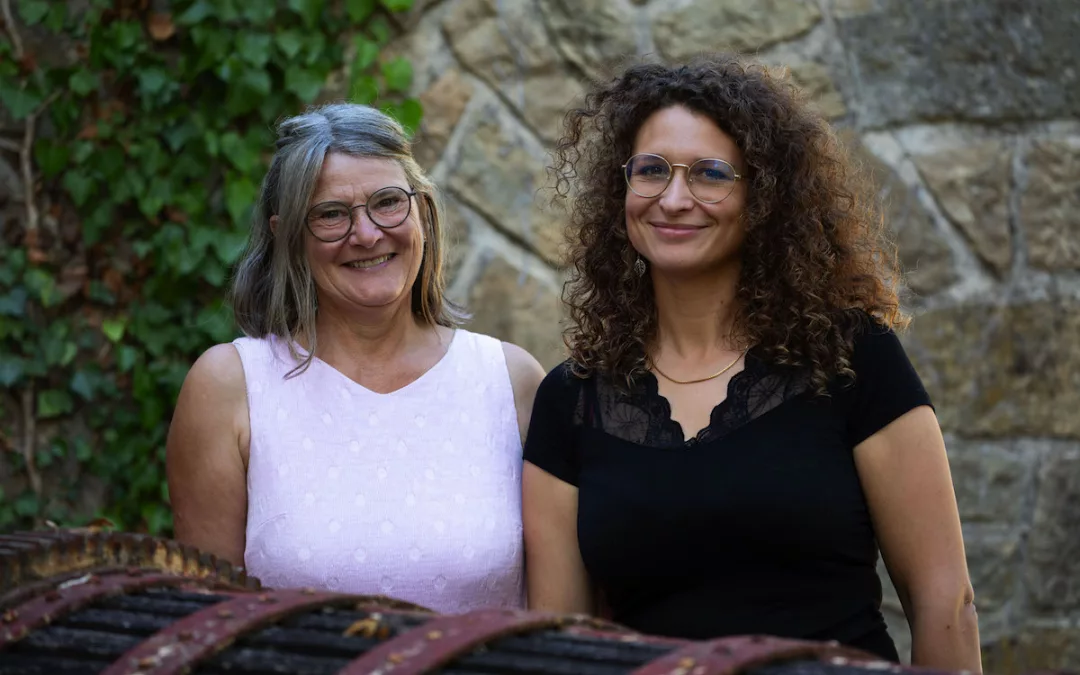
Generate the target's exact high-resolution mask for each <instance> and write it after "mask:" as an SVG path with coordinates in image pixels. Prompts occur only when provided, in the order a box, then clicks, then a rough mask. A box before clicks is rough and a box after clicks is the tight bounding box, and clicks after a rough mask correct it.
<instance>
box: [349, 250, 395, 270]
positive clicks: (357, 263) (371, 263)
mask: <svg viewBox="0 0 1080 675" xmlns="http://www.w3.org/2000/svg"><path fill="white" fill-rule="evenodd" d="M392 255H393V254H392V253H387V254H386V255H383V256H379V257H378V258H372V259H371V260H354V261H352V262H351V263H349V267H356V268H359V269H363V268H365V267H375V266H376V265H381V264H383V263H384V262H386V261H387V260H389V259H390V257H391V256H392Z"/></svg>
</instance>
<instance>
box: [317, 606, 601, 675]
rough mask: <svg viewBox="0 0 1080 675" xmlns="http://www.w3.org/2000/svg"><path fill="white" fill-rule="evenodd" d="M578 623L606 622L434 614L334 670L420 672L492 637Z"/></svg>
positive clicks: (514, 613)
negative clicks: (431, 617) (421, 623)
mask: <svg viewBox="0 0 1080 675" xmlns="http://www.w3.org/2000/svg"><path fill="white" fill-rule="evenodd" d="M581 624H586V625H597V626H606V625H610V624H607V622H602V621H598V620H597V619H594V618H592V617H587V616H584V615H577V614H568V615H558V614H547V613H541V612H525V611H521V610H513V609H480V610H476V611H473V612H468V613H466V614H457V615H445V616H438V617H435V618H433V619H431V620H430V621H427V622H426V623H424V624H423V625H422V626H418V627H416V628H413V629H412V630H409V631H406V632H404V633H402V634H400V635H398V636H396V637H394V638H391V639H390V640H388V641H386V642H384V643H383V644H381V645H379V646H378V647H376V648H375V649H372V650H371V651H369V652H367V653H365V654H363V655H361V656H359V657H357V658H356V659H355V660H354V661H352V662H351V663H349V665H347V666H345V667H344V668H342V669H341V670H340V671H338V675H384V674H387V673H393V674H394V675H420V674H421V673H428V672H431V671H433V670H434V669H436V668H440V667H442V666H445V665H446V664H447V663H450V662H451V661H453V660H455V659H457V658H460V657H461V656H464V655H465V654H468V653H469V652H471V651H473V650H474V649H476V648H477V647H480V646H483V645H485V644H487V643H488V642H490V641H492V640H497V639H499V638H502V637H507V636H509V635H517V634H520V633H527V632H530V631H534V630H544V629H549V628H560V627H563V626H573V625H581Z"/></svg>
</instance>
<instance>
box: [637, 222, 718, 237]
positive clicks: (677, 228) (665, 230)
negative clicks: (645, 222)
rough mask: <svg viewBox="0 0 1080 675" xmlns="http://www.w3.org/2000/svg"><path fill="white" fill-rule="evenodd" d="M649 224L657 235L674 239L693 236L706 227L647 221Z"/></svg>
mask: <svg viewBox="0 0 1080 675" xmlns="http://www.w3.org/2000/svg"><path fill="white" fill-rule="evenodd" d="M649 225H650V226H652V229H653V231H654V232H656V233H657V234H658V235H659V236H661V237H665V238H669V239H675V240H678V239H684V238H688V237H693V236H694V235H695V234H696V233H698V232H700V231H702V230H704V229H705V228H706V227H708V226H706V225H680V224H677V223H649Z"/></svg>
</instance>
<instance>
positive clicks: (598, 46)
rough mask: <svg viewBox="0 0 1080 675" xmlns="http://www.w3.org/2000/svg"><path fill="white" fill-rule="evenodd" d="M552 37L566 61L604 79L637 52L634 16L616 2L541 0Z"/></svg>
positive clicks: (608, 0)
mask: <svg viewBox="0 0 1080 675" xmlns="http://www.w3.org/2000/svg"><path fill="white" fill-rule="evenodd" d="M539 5H540V9H541V11H542V12H543V13H544V15H545V17H546V18H547V23H548V26H549V27H550V30H551V34H552V38H553V39H554V40H555V42H556V43H557V44H558V45H559V49H560V50H562V53H563V54H565V55H566V57H567V59H569V60H570V61H571V62H573V63H574V65H576V66H577V67H579V68H581V69H582V70H583V71H584V72H585V73H586V74H588V75H590V76H591V77H603V76H604V75H607V74H609V73H610V71H611V69H612V68H614V67H617V66H618V65H619V64H620V63H622V62H623V61H624V60H626V59H628V58H629V57H632V56H634V55H635V54H636V53H637V40H636V38H635V34H636V30H635V28H634V24H635V17H634V15H633V13H631V12H627V11H626V9H625V8H624V7H622V6H621V4H620V3H619V2H617V1H616V0H539Z"/></svg>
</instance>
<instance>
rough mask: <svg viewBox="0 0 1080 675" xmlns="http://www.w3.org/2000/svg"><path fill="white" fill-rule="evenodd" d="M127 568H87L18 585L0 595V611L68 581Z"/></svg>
mask: <svg viewBox="0 0 1080 675" xmlns="http://www.w3.org/2000/svg"><path fill="white" fill-rule="evenodd" d="M127 569H128V568H127V567H118V566H116V565H113V566H111V567H89V568H86V569H81V570H73V571H70V572H65V573H63V574H57V575H55V576H51V577H49V578H48V579H41V580H38V581H30V582H27V583H23V584H20V585H19V586H17V587H15V588H13V589H12V590H10V591H8V592H7V593H4V594H0V610H4V609H6V608H8V607H14V606H16V605H21V604H22V603H24V602H26V601H27V600H29V599H30V598H33V597H36V596H39V595H45V594H46V593H48V592H49V591H54V590H56V588H57V587H58V586H61V585H63V584H65V583H67V582H69V581H74V580H76V579H82V578H83V577H87V578H89V577H91V576H95V575H96V576H99V577H100V576H104V575H106V574H118V573H123V572H125V571H127Z"/></svg>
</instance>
